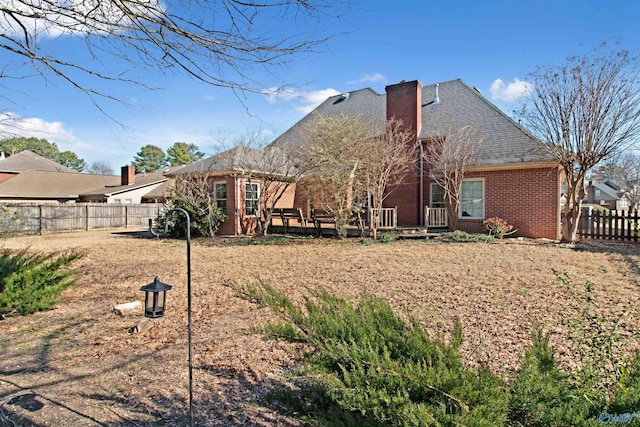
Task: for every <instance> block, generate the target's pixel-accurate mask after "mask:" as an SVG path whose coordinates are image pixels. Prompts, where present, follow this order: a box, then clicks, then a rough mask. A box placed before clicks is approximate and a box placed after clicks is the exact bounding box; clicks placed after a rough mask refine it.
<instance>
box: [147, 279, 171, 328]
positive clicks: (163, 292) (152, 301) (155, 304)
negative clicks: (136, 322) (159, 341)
mask: <svg viewBox="0 0 640 427" xmlns="http://www.w3.org/2000/svg"><path fill="white" fill-rule="evenodd" d="M171 288H172V286H171V285H167V284H166V283H162V282H161V281H160V279H159V278H158V276H156V278H155V279H154V280H153V282H151V283H149V284H148V285H144V286H143V287H141V288H140V290H141V291H144V317H149V318H151V319H156V318H159V317H162V316H164V308H165V306H166V302H167V291H168V290H170V289H171Z"/></svg>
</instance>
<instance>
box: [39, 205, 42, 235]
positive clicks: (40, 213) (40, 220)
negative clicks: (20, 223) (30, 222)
mask: <svg viewBox="0 0 640 427" xmlns="http://www.w3.org/2000/svg"><path fill="white" fill-rule="evenodd" d="M38 234H40V235H41V236H42V205H38Z"/></svg>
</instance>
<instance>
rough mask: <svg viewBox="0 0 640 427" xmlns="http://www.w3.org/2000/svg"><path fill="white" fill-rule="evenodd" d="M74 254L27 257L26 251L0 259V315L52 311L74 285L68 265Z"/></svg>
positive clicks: (0, 256) (0, 257)
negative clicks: (60, 297) (62, 293)
mask: <svg viewBox="0 0 640 427" xmlns="http://www.w3.org/2000/svg"><path fill="white" fill-rule="evenodd" d="M79 257H80V254H78V253H76V252H67V253H51V254H27V252H26V249H24V250H22V251H20V252H18V253H16V254H13V255H12V254H11V253H10V252H9V251H7V250H5V251H4V252H3V253H2V255H0V315H2V316H6V315H13V314H20V315H27V314H32V313H35V312H37V311H44V310H49V309H51V308H52V307H53V306H54V305H55V304H56V303H57V302H58V297H59V296H60V293H61V292H62V291H63V290H65V289H66V288H67V287H69V286H70V285H72V284H73V283H74V281H75V280H74V279H72V278H71V275H72V274H73V271H72V270H70V269H69V265H70V264H71V263H72V262H73V261H74V260H76V259H78V258H79Z"/></svg>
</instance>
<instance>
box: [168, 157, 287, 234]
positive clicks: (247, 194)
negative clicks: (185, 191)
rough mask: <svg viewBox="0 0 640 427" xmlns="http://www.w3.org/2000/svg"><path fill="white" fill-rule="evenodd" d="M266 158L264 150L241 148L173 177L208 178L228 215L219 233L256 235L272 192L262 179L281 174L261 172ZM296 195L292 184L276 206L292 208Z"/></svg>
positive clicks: (221, 207)
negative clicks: (265, 204) (268, 196)
mask: <svg viewBox="0 0 640 427" xmlns="http://www.w3.org/2000/svg"><path fill="white" fill-rule="evenodd" d="M263 159H264V156H263V155H262V152H261V151H260V150H256V149H252V148H247V147H244V146H238V147H235V148H232V149H230V150H227V151H224V152H222V153H219V154H216V155H214V156H211V157H208V158H206V159H202V160H200V161H198V162H195V163H193V164H191V165H188V166H185V167H183V168H181V169H179V170H177V171H174V172H172V173H170V174H169V176H170V177H172V178H175V179H178V178H179V177H180V178H187V179H197V178H198V177H205V179H206V182H207V185H208V187H209V191H210V192H211V194H213V196H214V200H215V203H216V204H217V206H218V207H219V208H220V209H222V210H223V211H224V212H225V213H226V214H227V216H228V219H227V220H226V221H224V222H223V223H222V224H221V225H220V229H219V230H218V234H220V235H242V234H253V233H255V232H256V228H257V221H258V218H259V217H260V215H262V212H261V209H262V206H264V198H265V197H266V196H267V195H268V194H270V193H271V189H270V188H265V186H266V185H267V184H265V180H263V179H261V178H260V176H264V175H266V174H270V175H273V174H274V173H275V174H278V170H268V171H267V170H261V168H263V167H264V164H263ZM270 169H271V168H270ZM266 182H267V183H270V182H272V180H271V179H269V180H267V181H266ZM294 194H295V183H291V184H290V185H289V186H288V188H287V189H286V191H284V194H283V195H282V197H281V198H280V200H279V201H278V203H277V204H276V206H277V207H289V206H292V205H293V201H294ZM261 200H262V201H263V203H261Z"/></svg>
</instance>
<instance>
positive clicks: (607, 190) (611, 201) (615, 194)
mask: <svg viewBox="0 0 640 427" xmlns="http://www.w3.org/2000/svg"><path fill="white" fill-rule="evenodd" d="M583 203H584V204H588V205H598V206H601V207H603V208H606V209H609V210H616V211H621V210H622V211H626V210H628V209H629V206H630V205H631V203H630V200H629V198H628V197H627V194H626V192H625V191H624V190H623V189H622V188H621V187H620V186H619V185H617V184H616V183H614V182H612V181H609V180H607V181H604V182H593V181H589V185H587V195H586V196H585V198H584V200H583Z"/></svg>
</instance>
